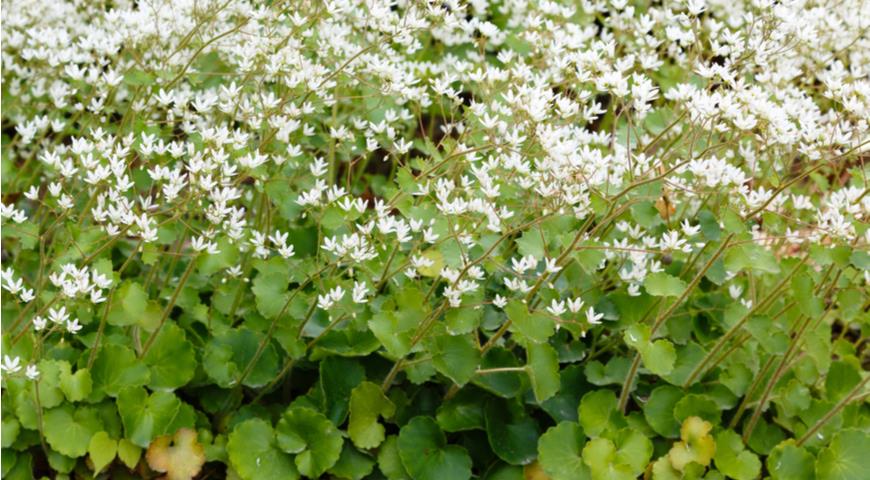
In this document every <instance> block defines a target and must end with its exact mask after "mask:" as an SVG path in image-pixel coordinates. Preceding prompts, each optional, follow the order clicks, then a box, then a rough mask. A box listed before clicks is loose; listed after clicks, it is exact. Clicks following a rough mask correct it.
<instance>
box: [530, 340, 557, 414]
mask: <svg viewBox="0 0 870 480" xmlns="http://www.w3.org/2000/svg"><path fill="white" fill-rule="evenodd" d="M526 355H527V356H528V364H527V365H526V370H527V371H528V373H529V379H531V381H532V391H534V393H535V400H537V401H538V403H542V402H544V401H545V400H547V399H548V398H550V397H552V396H553V395H555V394H556V393H558V392H559V387H560V385H561V379H560V377H559V357H558V355H557V354H556V350H555V349H554V348H553V347H551V346H550V345H549V344H546V343H530V344H529V345H528V346H527V348H526Z"/></svg>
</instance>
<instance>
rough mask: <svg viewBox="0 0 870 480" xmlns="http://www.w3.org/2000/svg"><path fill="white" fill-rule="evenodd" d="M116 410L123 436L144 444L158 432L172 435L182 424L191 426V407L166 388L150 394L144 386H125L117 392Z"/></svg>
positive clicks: (193, 416)
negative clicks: (119, 417) (164, 390)
mask: <svg viewBox="0 0 870 480" xmlns="http://www.w3.org/2000/svg"><path fill="white" fill-rule="evenodd" d="M118 413H120V414H121V423H123V424H124V432H125V434H126V435H125V436H126V438H128V439H129V440H130V441H131V442H133V443H135V444H136V445H138V446H140V447H142V448H145V447H147V446H148V444H149V443H151V440H153V439H154V438H155V437H157V436H159V435H171V434H174V433H175V431H176V430H178V429H179V428H182V427H187V428H193V426H194V423H195V420H196V415H195V413H194V411H193V407H191V406H190V405H188V404H186V403H184V402H182V401H181V400H179V399H178V397H176V396H175V395H173V394H172V393H168V392H154V393H152V394H151V395H150V396H149V395H148V392H146V391H145V389H144V388H141V387H139V388H127V389H124V390H122V391H121V393H120V394H119V395H118Z"/></svg>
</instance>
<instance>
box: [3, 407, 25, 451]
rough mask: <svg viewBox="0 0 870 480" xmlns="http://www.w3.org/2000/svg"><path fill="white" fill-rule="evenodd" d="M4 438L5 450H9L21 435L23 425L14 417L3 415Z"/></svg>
mask: <svg viewBox="0 0 870 480" xmlns="http://www.w3.org/2000/svg"><path fill="white" fill-rule="evenodd" d="M0 432H2V437H3V444H2V447H3V448H9V447H11V446H12V444H13V443H15V440H16V439H18V434H19V433H21V423H19V422H18V419H17V418H15V417H14V416H12V415H3V426H2V428H0Z"/></svg>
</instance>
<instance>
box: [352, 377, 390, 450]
mask: <svg viewBox="0 0 870 480" xmlns="http://www.w3.org/2000/svg"><path fill="white" fill-rule="evenodd" d="M395 413H396V406H395V405H394V404H393V402H391V401H390V399H388V398H387V397H386V395H384V392H383V391H382V390H381V387H380V386H379V385H377V384H374V383H371V382H362V383H361V384H359V385H357V387H356V388H354V389H353V391H352V392H351V394H350V421H349V422H348V426H347V433H348V435H350V439H351V440H352V441H353V444H354V445H356V446H357V447H359V448H375V447H377V446H378V445H380V444H381V442H383V441H384V426H383V425H381V424H379V423H378V417H379V416H381V417H384V418H390V417H392V416H393V414H395Z"/></svg>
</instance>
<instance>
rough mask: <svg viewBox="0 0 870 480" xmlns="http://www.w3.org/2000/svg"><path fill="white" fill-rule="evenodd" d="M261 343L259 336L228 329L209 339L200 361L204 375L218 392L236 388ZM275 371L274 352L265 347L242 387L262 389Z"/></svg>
mask: <svg viewBox="0 0 870 480" xmlns="http://www.w3.org/2000/svg"><path fill="white" fill-rule="evenodd" d="M263 339H264V337H263V334H262V333H259V332H254V331H253V330H249V329H247V328H239V329H230V330H227V331H225V332H224V333H222V334H220V335H216V336H214V337H212V339H211V340H210V341H209V342H208V344H206V347H205V353H204V355H203V358H202V367H203V369H204V370H205V373H206V374H208V376H209V377H210V378H211V379H212V380H214V382H215V383H217V384H218V386H220V387H222V388H229V387H232V386H235V385H237V384H238V382H239V377H241V375H242V373H243V372H244V371H245V369H246V368H248V364H249V363H250V362H251V361H252V360H253V359H254V356H255V355H256V354H257V350H258V349H259V348H260V342H261V341H263ZM278 369H279V364H278V352H277V351H276V350H275V347H274V346H273V345H272V344H271V343H268V344H266V345H265V347H264V349H263V351H262V353H261V354H260V358H259V359H258V360H257V362H256V363H255V364H254V366H253V368H252V369H251V371H250V373H248V375H247V376H246V377H245V378H244V380H243V381H242V383H243V384H244V385H245V386H248V387H252V388H256V387H262V386H263V385H265V384H266V383H267V382H269V381H270V380H272V378H274V377H275V375H277V374H278Z"/></svg>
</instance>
